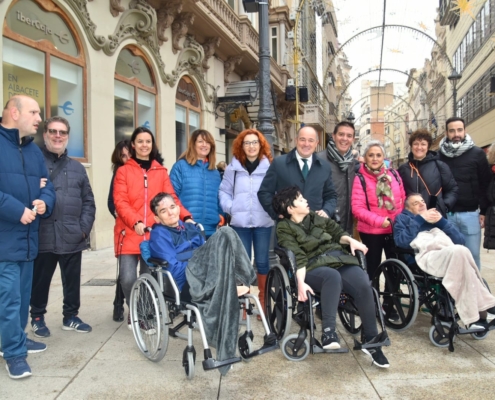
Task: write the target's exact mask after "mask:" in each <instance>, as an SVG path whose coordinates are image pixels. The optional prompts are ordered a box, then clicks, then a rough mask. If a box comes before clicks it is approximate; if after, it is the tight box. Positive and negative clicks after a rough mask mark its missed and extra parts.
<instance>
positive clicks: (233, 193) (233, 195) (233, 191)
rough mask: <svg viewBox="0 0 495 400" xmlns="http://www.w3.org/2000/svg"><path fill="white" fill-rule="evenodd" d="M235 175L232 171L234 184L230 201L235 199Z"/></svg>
mask: <svg viewBox="0 0 495 400" xmlns="http://www.w3.org/2000/svg"><path fill="white" fill-rule="evenodd" d="M236 175H237V170H235V171H234V182H233V183H232V200H234V197H235V177H236Z"/></svg>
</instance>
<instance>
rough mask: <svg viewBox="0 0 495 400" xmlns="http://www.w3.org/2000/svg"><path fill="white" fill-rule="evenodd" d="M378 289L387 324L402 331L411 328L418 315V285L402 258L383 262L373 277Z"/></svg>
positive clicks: (374, 284) (373, 282)
mask: <svg viewBox="0 0 495 400" xmlns="http://www.w3.org/2000/svg"><path fill="white" fill-rule="evenodd" d="M372 284H373V287H374V288H375V289H376V290H377V291H378V295H379V296H380V300H381V303H382V304H381V307H382V310H383V311H384V312H385V316H384V320H385V325H386V326H387V327H388V328H390V329H392V330H395V331H398V332H401V331H404V330H406V329H407V328H409V327H410V326H411V325H412V324H413V323H414V321H415V320H416V317H417V315H418V304H419V302H418V287H417V285H416V282H415V281H414V277H413V275H412V273H411V271H410V270H409V268H408V267H407V266H406V265H405V264H404V263H403V262H402V261H400V260H396V259H393V258H391V259H388V260H385V261H384V262H382V263H381V264H380V265H379V266H378V268H377V270H376V271H375V275H374V276H373V279H372Z"/></svg>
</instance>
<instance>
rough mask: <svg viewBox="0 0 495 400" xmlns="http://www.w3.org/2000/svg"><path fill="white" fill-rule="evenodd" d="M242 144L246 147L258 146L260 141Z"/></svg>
mask: <svg viewBox="0 0 495 400" xmlns="http://www.w3.org/2000/svg"><path fill="white" fill-rule="evenodd" d="M242 144H243V145H244V146H246V147H250V146H258V145H259V144H260V141H259V140H253V141H252V142H242Z"/></svg>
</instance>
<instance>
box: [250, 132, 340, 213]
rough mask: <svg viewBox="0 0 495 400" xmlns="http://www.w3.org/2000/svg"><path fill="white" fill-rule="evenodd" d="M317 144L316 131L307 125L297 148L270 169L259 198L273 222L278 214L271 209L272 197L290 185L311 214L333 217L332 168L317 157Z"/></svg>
mask: <svg viewBox="0 0 495 400" xmlns="http://www.w3.org/2000/svg"><path fill="white" fill-rule="evenodd" d="M318 143H319V140H318V133H317V132H316V130H315V129H314V128H312V127H310V126H305V127H303V128H301V129H299V132H298V133H297V137H296V148H295V149H292V150H291V151H290V152H289V153H288V154H284V155H283V156H280V157H277V158H275V159H274V160H273V162H272V164H271V165H270V168H268V171H267V172H266V175H265V178H264V179H263V182H262V183H261V187H260V190H259V191H258V199H259V201H260V203H261V205H262V206H263V208H264V210H265V211H266V212H267V213H268V214H269V215H270V216H271V217H272V218H273V219H274V220H277V218H278V215H277V214H276V213H275V211H274V210H273V207H272V199H273V196H274V195H275V193H277V192H279V191H280V190H282V189H284V188H286V187H289V186H297V187H299V189H300V190H301V194H302V196H303V197H304V198H305V199H306V200H307V201H308V205H309V208H310V210H311V211H315V212H316V214H318V215H319V216H321V217H325V218H331V217H332V216H333V215H334V213H335V207H336V206H337V192H336V191H335V189H334V187H333V183H332V171H331V169H330V165H328V163H326V162H324V161H323V160H321V159H320V158H319V157H317V156H316V154H315V151H316V147H317V146H318Z"/></svg>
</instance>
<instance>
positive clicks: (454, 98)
mask: <svg viewBox="0 0 495 400" xmlns="http://www.w3.org/2000/svg"><path fill="white" fill-rule="evenodd" d="M453 86H454V89H453V91H452V99H453V100H454V107H453V109H454V117H457V84H456V83H454V85H453Z"/></svg>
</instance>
